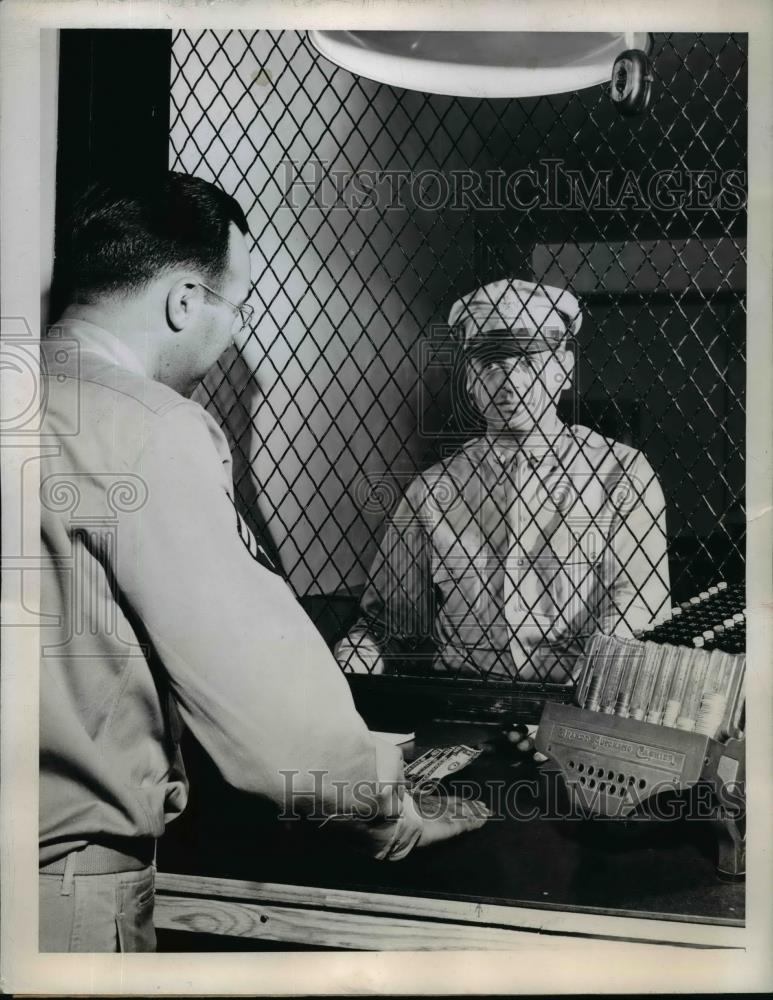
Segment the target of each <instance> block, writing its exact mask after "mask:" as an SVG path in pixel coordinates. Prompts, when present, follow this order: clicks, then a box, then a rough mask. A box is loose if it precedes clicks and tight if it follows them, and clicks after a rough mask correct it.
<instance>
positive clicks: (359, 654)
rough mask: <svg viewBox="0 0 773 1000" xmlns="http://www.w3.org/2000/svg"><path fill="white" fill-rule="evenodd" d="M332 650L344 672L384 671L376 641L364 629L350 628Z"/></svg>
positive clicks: (379, 672)
mask: <svg viewBox="0 0 773 1000" xmlns="http://www.w3.org/2000/svg"><path fill="white" fill-rule="evenodd" d="M334 652H335V658H336V659H337V660H338V664H339V666H340V667H341V668H342V669H343V670H344V672H345V673H350V674H383V673H384V661H383V659H382V658H381V653H380V651H379V648H378V646H377V644H376V641H375V640H374V639H373V638H372V636H370V635H368V633H367V632H366V631H365V630H364V629H361V628H354V629H352V630H351V631H350V632H349V634H348V635H346V636H344V638H343V639H341V640H340V642H339V643H338V645H337V646H336V648H335V650H334Z"/></svg>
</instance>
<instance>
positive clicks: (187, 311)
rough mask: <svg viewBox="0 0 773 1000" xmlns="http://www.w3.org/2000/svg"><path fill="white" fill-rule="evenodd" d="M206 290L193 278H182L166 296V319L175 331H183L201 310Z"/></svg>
mask: <svg viewBox="0 0 773 1000" xmlns="http://www.w3.org/2000/svg"><path fill="white" fill-rule="evenodd" d="M203 292H204V290H203V289H202V288H201V287H200V286H199V284H198V283H197V282H196V281H195V280H194V279H193V278H192V277H185V278H180V279H179V280H178V281H175V283H174V284H173V285H172V287H171V288H170V289H169V291H168V292H167V296H166V319H167V322H168V323H169V325H170V326H171V327H172V329H174V330H183V329H184V328H185V327H186V326H188V325H189V324H190V322H191V320H192V319H193V318H195V316H196V315H197V313H198V311H199V310H200V309H201V307H202V305H203V302H204V298H203Z"/></svg>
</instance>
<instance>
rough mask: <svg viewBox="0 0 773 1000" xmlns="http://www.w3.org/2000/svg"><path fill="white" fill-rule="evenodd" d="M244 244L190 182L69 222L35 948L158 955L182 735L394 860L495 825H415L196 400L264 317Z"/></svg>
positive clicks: (389, 762) (45, 364) (47, 488)
mask: <svg viewBox="0 0 773 1000" xmlns="http://www.w3.org/2000/svg"><path fill="white" fill-rule="evenodd" d="M246 235H247V222H246V219H245V217H244V214H243V212H242V211H241V209H240V208H239V206H238V204H237V203H236V202H235V201H234V200H233V199H232V198H230V197H228V196H226V195H225V194H224V193H223V192H222V191H220V190H219V189H218V188H216V187H215V186H214V185H211V184H208V183H206V182H204V181H202V180H198V179H195V178H192V177H188V176H185V175H182V174H170V175H169V177H168V178H167V179H166V181H165V182H164V183H161V184H159V185H158V186H157V187H156V188H155V189H153V190H144V191H126V190H123V191H116V190H109V189H107V188H98V189H95V190H93V191H92V192H91V193H90V194H89V195H88V196H87V197H86V198H84V199H83V201H82V202H81V203H80V204H79V206H78V209H77V211H76V213H75V218H74V222H73V228H72V239H71V245H70V246H69V248H68V250H67V255H66V260H67V263H68V266H69V269H70V284H71V287H72V297H71V300H70V304H69V305H68V306H67V308H66V309H65V310H64V313H63V315H62V316H61V317H60V319H59V321H58V322H57V323H56V324H55V328H54V329H53V330H52V331H51V336H50V337H49V339H47V340H46V341H45V342H44V344H43V348H42V365H41V367H42V371H43V373H44V375H45V373H46V372H50V373H51V374H50V376H48V377H47V379H46V381H47V386H46V393H47V405H46V412H45V423H44V426H43V432H42V433H43V438H44V440H46V441H47V442H49V444H51V445H52V446H51V447H48V448H46V449H45V451H44V455H45V457H44V458H43V460H42V470H41V510H42V552H43V556H44V560H45V562H44V569H43V574H42V596H41V608H42V626H41V636H42V651H41V670H40V817H39V820H40V865H41V875H40V950H41V951H68V950H69V951H91V952H98V951H113V950H117V949H120V950H149V949H152V948H153V947H154V946H155V935H154V930H153V922H152V913H153V880H154V868H153V859H154V847H155V842H156V839H157V838H158V837H160V836H161V834H162V833H163V831H164V826H165V824H166V823H167V822H168V821H169V820H170V819H172V818H174V817H175V816H177V815H178V814H179V813H180V812H181V811H182V809H183V808H184V806H185V802H186V796H187V784H186V779H185V774H184V771H183V768H182V761H181V759H180V755H179V751H178V746H177V738H178V736H179V722H180V720H182V722H184V723H185V724H186V725H187V726H188V727H190V730H191V731H192V733H193V734H194V735H195V737H196V738H197V739H198V741H199V742H200V743H201V745H202V746H203V747H204V749H205V750H206V751H207V753H208V754H209V755H210V757H211V758H212V760H213V761H214V762H215V763H216V764H217V766H218V767H219V769H220V770H221V772H222V774H223V775H224V777H225V778H226V779H227V780H228V781H229V782H230V783H231V784H232V785H234V786H235V787H236V788H238V789H241V790H244V791H247V792H252V793H255V794H256V795H259V796H263V797H264V798H267V799H268V800H270V801H272V802H274V803H276V805H277V806H278V807H279V808H282V807H284V806H288V805H290V806H292V807H293V808H294V809H296V810H298V809H305V810H313V811H314V812H315V813H316V814H317V815H326V816H329V815H338V816H340V815H341V814H343V816H344V817H345V818H344V821H343V823H341V825H342V826H343V827H345V828H346V829H347V831H348V833H349V834H351V833H355V834H356V837H355V840H356V839H357V837H359V839H360V842H361V846H362V849H364V850H366V851H368V852H369V853H371V854H372V855H374V856H375V857H378V858H391V859H399V858H402V857H404V856H405V855H406V854H407V853H408V852H409V851H410V850H411V849H412V848H413V847H414V846H422V845H426V844H429V843H431V842H433V841H434V840H439V839H443V838H445V837H449V836H452V835H454V834H456V833H458V832H461V831H463V830H468V829H472V828H474V827H478V826H480V825H482V823H483V822H484V821H485V810H483V809H482V808H476V805H475V804H474V803H473V804H460V803H456V804H455V808H454V809H453V810H452V809H448V810H445V811H444V812H442V814H441V813H440V812H438V811H437V810H435V812H434V818H431V819H425V818H424V817H423V816H422V815H420V813H419V811H418V809H417V807H415V805H414V803H413V800H412V799H411V796H410V794H408V793H406V792H405V791H404V789H403V788H402V787H401V785H400V782H401V778H402V755H401V753H400V751H399V750H397V749H396V748H394V747H392V746H390V745H388V744H386V743H384V742H382V741H380V740H378V739H377V738H375V737H374V736H373V735H372V734H371V733H370V732H369V731H368V729H367V727H366V726H365V724H364V722H363V720H362V719H361V718H360V716H359V715H358V714H357V712H356V711H355V708H354V705H353V702H352V698H351V695H350V692H349V687H348V685H347V683H346V681H345V679H344V677H343V676H342V674H341V671H340V670H339V668H338V665H337V664H336V661H335V659H334V658H333V657H332V655H331V654H330V652H329V651H328V649H327V647H326V646H325V644H324V642H323V640H322V638H321V637H320V635H319V633H318V632H317V631H316V629H315V628H314V626H313V625H312V623H311V621H310V620H309V619H308V618H307V617H306V615H305V614H304V613H303V611H302V610H301V608H300V605H299V604H298V603H297V602H296V600H295V599H294V597H293V595H292V594H291V592H290V590H289V589H288V587H287V586H286V584H285V583H284V581H283V580H282V578H281V577H280V576H279V575H277V573H275V572H274V571H273V569H272V567H271V565H270V563H269V562H268V560H267V559H266V557H265V555H264V553H263V552H262V550H261V549H260V547H259V546H258V545H257V544H256V543H255V540H254V538H252V536H251V535H250V533H249V531H248V529H247V527H246V525H245V524H244V522H243V521H242V520H241V518H240V517H239V515H238V513H237V511H236V509H235V507H234V503H233V485H232V481H231V456H230V453H229V450H228V446H227V444H226V441H225V438H224V436H223V434H222V432H221V430H220V428H219V427H218V425H217V424H216V422H215V421H214V420H213V419H212V417H211V416H210V415H209V414H208V413H207V412H206V411H205V410H204V409H202V407H201V406H199V405H198V404H197V403H195V402H193V401H191V400H190V399H189V398H188V396H189V395H190V393H191V391H192V390H193V389H194V387H195V386H196V385H197V383H198V382H199V380H200V379H201V378H202V377H203V376H204V374H205V373H206V372H207V371H208V370H209V368H210V367H211V366H212V365H213V364H214V363H215V361H216V360H217V358H218V357H219V356H220V354H221V353H222V352H223V351H224V350H225V349H226V347H228V345H229V344H231V343H232V341H233V339H234V336H235V335H236V334H237V333H238V331H240V329H242V328H244V327H245V326H246V325H248V324H249V319H250V315H249V308H248V307H247V306H246V304H245V303H246V300H247V298H248V296H249V293H250V288H251V284H250V264H249V250H248V244H247V240H246ZM320 773H321V775H322V777H321V780H319V775H320ZM288 775H290V778H289V784H288ZM374 785H375V788H374V787H373V786H374ZM369 786H371V788H370V790H371V791H373V790H375V792H376V795H375V799H369V798H368V789H369ZM288 793H289V794H291V795H292V802H291V803H288V802H287V796H288ZM373 801H375V803H376V806H375V807H374V806H373ZM346 817H348V819H347V818H346ZM339 822H340V820H339ZM256 850H260V845H258V844H256Z"/></svg>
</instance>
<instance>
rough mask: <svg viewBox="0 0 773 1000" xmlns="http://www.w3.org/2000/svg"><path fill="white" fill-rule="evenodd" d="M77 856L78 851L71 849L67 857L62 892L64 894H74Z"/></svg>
mask: <svg viewBox="0 0 773 1000" xmlns="http://www.w3.org/2000/svg"><path fill="white" fill-rule="evenodd" d="M77 857H78V854H77V851H71V852H70V853H69V854H68V855H67V857H66V858H65V861H64V873H63V875H62V893H61V894H62V895H63V896H70V895H72V886H73V878H74V876H75V862H76V860H77Z"/></svg>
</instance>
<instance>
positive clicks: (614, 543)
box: [336, 279, 670, 684]
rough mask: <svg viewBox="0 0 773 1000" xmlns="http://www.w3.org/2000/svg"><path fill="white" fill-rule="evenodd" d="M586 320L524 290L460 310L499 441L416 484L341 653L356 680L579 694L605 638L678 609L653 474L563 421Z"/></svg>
mask: <svg viewBox="0 0 773 1000" xmlns="http://www.w3.org/2000/svg"><path fill="white" fill-rule="evenodd" d="M581 319H582V317H581V313H580V307H579V304H578V303H577V300H576V299H575V298H574V296H573V295H572V294H571V293H570V292H568V291H564V290H561V289H558V288H553V287H550V286H547V285H543V286H540V285H536V284H534V283H532V282H528V281H520V280H517V279H504V280H501V281H496V282H493V283H491V284H489V285H486V286H485V287H483V288H479V289H476V290H475V291H473V292H471V293H469V294H468V295H465V296H464V297H463V298H461V299H460V300H459V301H458V302H456V303H455V304H454V306H453V308H452V309H451V313H450V316H449V325H450V326H451V327H453V328H456V329H457V330H458V331H459V333H460V335H461V341H462V350H463V352H464V362H465V365H466V385H467V392H468V393H469V395H470V397H471V399H472V401H473V404H474V406H475V407H476V409H477V411H478V412H479V413H480V414H481V415H482V417H483V418H484V420H485V423H486V431H485V434H484V435H483V436H482V437H479V438H476V439H475V440H472V441H470V442H468V443H467V444H466V445H465V446H464V447H463V448H462V449H461V451H459V452H458V453H457V454H455V455H453V456H452V457H450V458H449V459H447V460H445V461H443V462H440V463H438V464H437V465H434V466H433V467H432V468H430V469H429V470H427V472H425V473H423V474H422V475H420V476H419V477H417V479H415V480H414V481H413V483H411V485H410V486H409V488H408V490H407V491H406V493H405V496H404V498H403V500H402V502H401V503H400V504H399V506H398V507H397V509H396V510H395V511H394V513H393V514H392V516H391V517H390V518H389V520H388V523H387V526H386V531H385V534H384V536H383V539H382V541H381V544H380V547H379V550H378V552H377V555H376V558H375V561H374V563H373V566H372V568H371V571H370V576H369V580H368V583H367V585H366V588H365V592H364V595H363V597H362V601H361V615H360V618H359V619H358V621H357V622H356V624H355V625H354V626H353V627H352V629H351V630H350V631H349V633H348V635H347V636H346V637H345V638H344V639H343V640H341V642H340V643H339V644H338V646H337V648H336V656H337V658H338V660H339V663H340V664H341V666H342V667H343V668H344V669H345V670H350V671H355V672H370V673H381V672H383V671H384V670H386V669H389V668H390V666H391V667H393V668H394V669H395V670H401V671H402V670H405V669H409V670H410V669H419V670H423V669H427V668H428V667H431V668H434V669H435V670H438V671H441V672H443V673H452V674H466V675H470V676H474V677H495V678H496V677H499V678H502V679H509V678H513V679H518V680H524V681H548V682H552V683H559V684H561V683H567V682H569V681H571V679H572V678H573V677H574V676H575V675H576V672H577V664H578V657H579V655H580V653H581V652H582V649H583V645H584V642H585V641H586V640H587V638H588V636H589V635H590V634H592V633H593V632H594V631H596V630H601V631H604V632H607V633H619V634H623V635H631V633H632V631H634V630H637V629H644V628H646V627H648V626H649V625H650V624H651V622H652V621H653V620H654V619H656V618H657V617H659V616H664V615H666V614H667V613H668V611H669V607H670V601H669V576H668V560H667V555H666V525H665V503H664V500H663V493H662V491H661V488H660V485H659V483H658V480H657V477H656V476H655V473H654V472H653V471H652V468H651V467H650V465H649V463H648V461H647V459H646V458H645V457H644V455H643V454H642V453H641V452H638V451H635V450H634V449H633V448H629V447H627V446H625V445H623V444H620V443H618V442H616V441H612V440H610V439H608V438H605V437H602V436H601V435H600V434H597V433H595V432H594V431H591V430H589V429H588V428H587V427H581V426H567V425H565V424H564V423H563V422H562V421H561V420H560V419H559V416H558V412H557V406H558V401H559V398H560V395H561V393H562V392H563V391H564V390H565V389H566V388H567V386H568V385H569V384H570V380H571V377H572V372H573V368H574V354H573V350H572V338H574V337H576V335H577V333H578V331H579V329H580V324H581Z"/></svg>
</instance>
